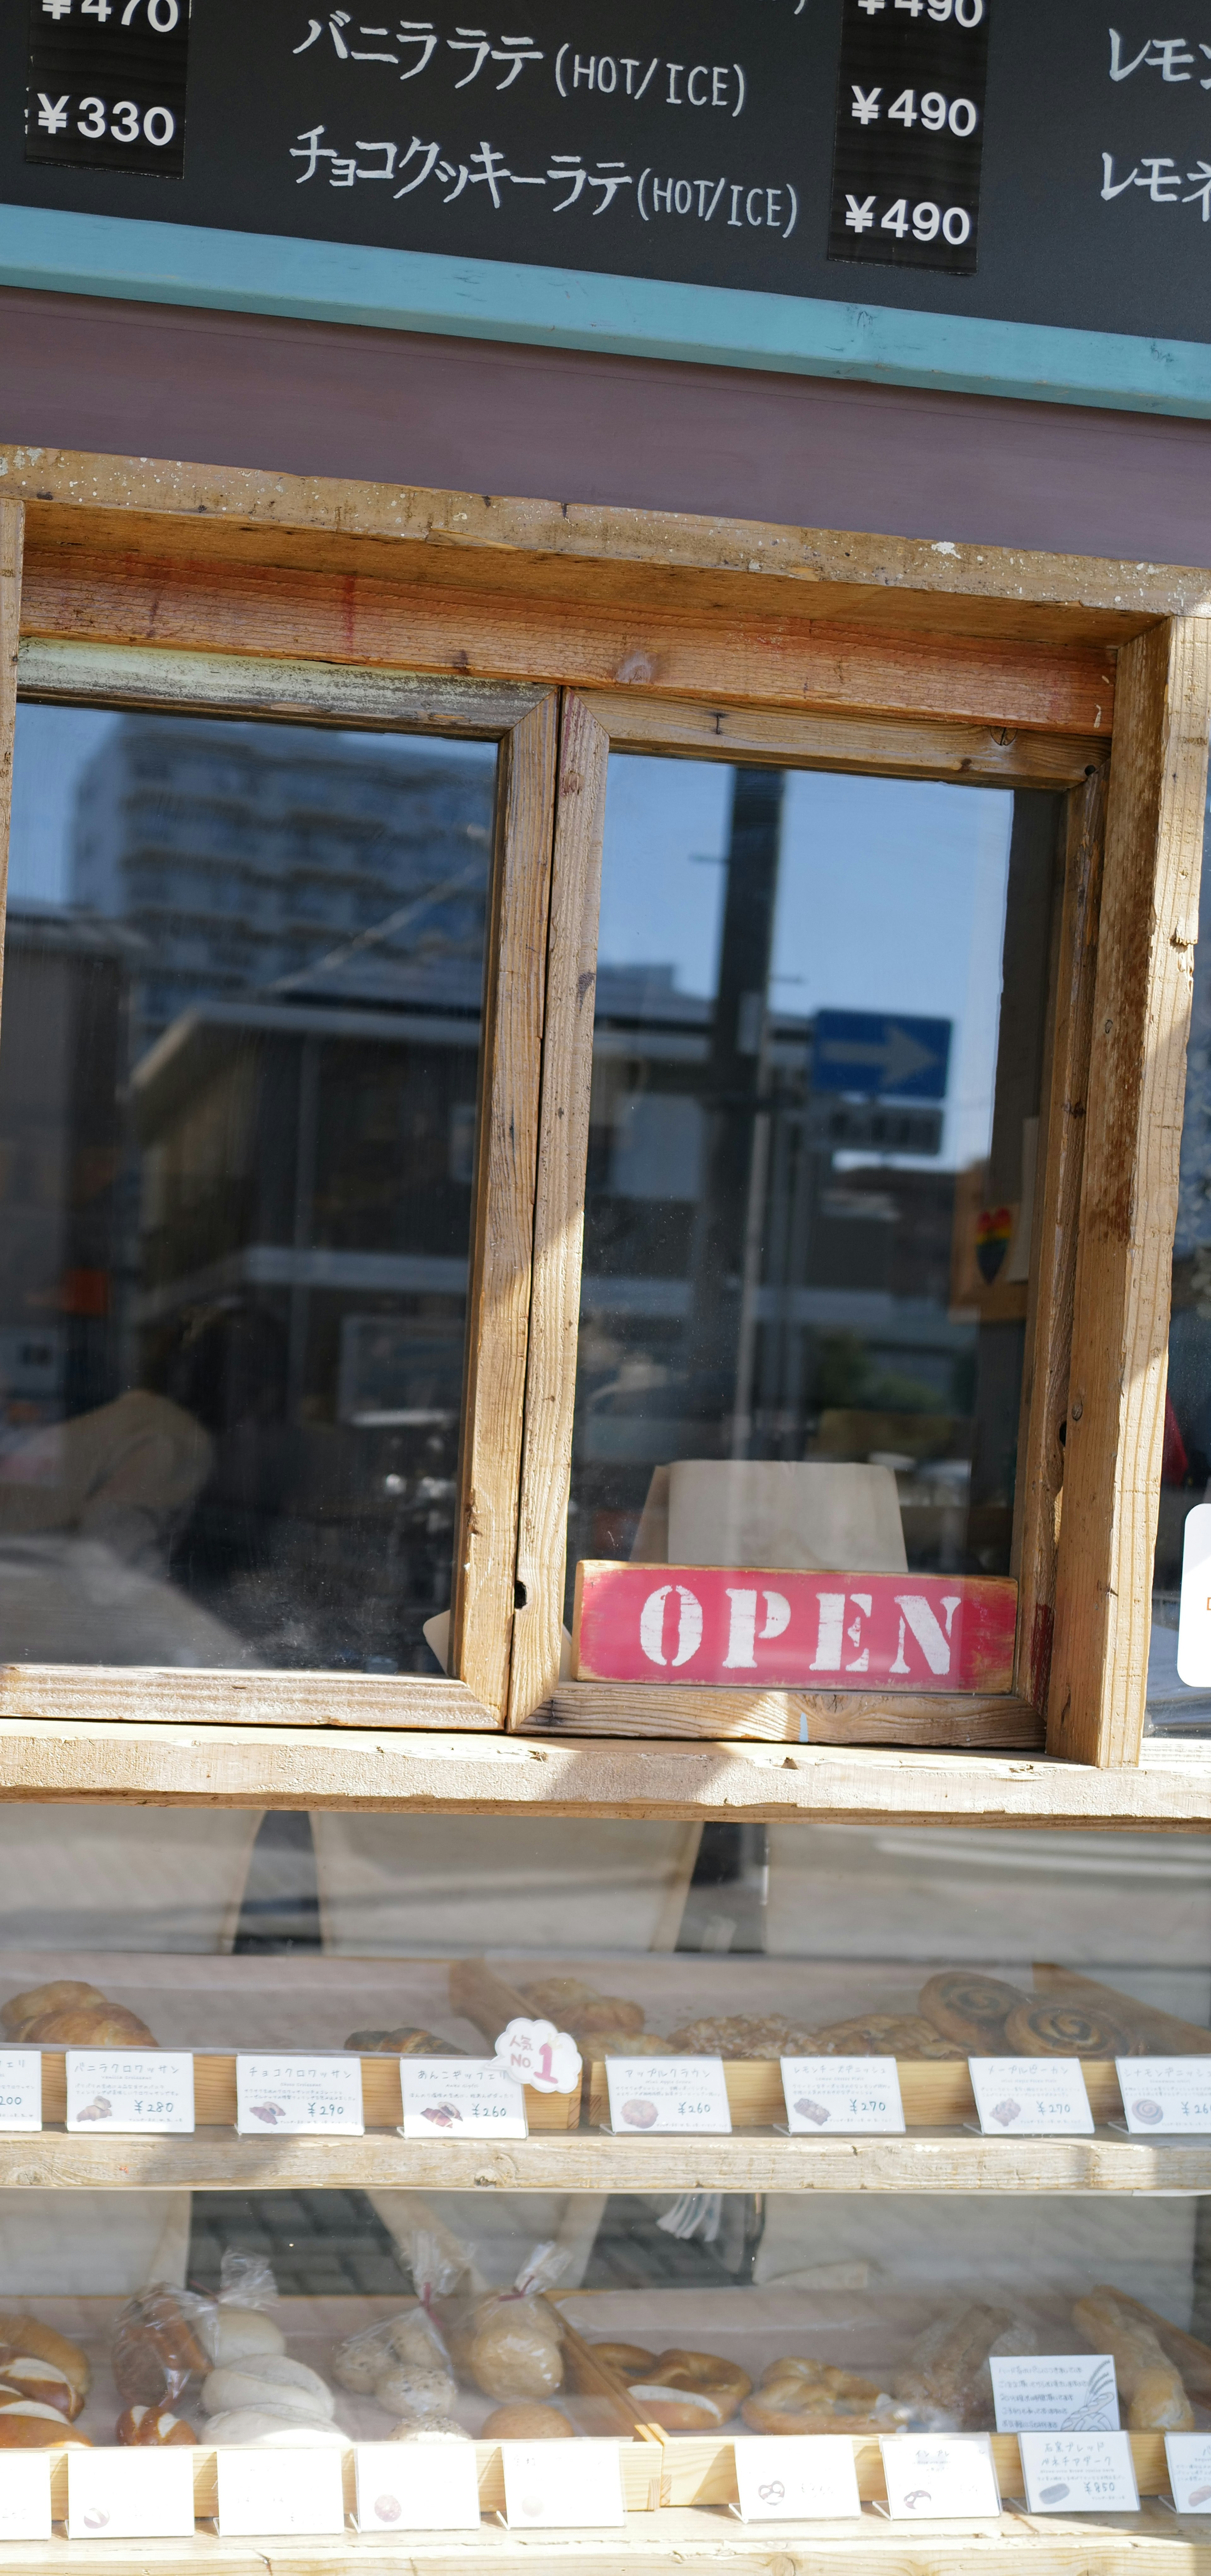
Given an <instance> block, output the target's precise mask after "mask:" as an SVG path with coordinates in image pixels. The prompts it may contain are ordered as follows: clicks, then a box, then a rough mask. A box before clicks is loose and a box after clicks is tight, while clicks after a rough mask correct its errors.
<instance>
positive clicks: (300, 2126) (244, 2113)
mask: <svg viewBox="0 0 1211 2576" xmlns="http://www.w3.org/2000/svg"><path fill="white" fill-rule="evenodd" d="M235 2099H236V2116H235V2124H236V2128H237V2129H238V2131H239V2133H240V2136H241V2137H242V2138H271V2137H277V2138H305V2137H314V2136H317V2135H318V2136H321V2137H327V2136H334V2137H343V2138H360V2137H363V2136H364V2135H365V2121H364V2119H363V2117H362V2061H361V2059H360V2057H354V2056H346V2055H344V2054H343V2053H342V2054H341V2055H340V2056H339V2057H338V2056H335V2055H333V2056H331V2057H286V2056H283V2057H245V2056H243V2055H241V2056H239V2057H237V2059H236V2062H235ZM292 2527H293V2526H292Z"/></svg>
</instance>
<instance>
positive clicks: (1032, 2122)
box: [967, 2057, 1093, 2138]
mask: <svg viewBox="0 0 1211 2576" xmlns="http://www.w3.org/2000/svg"><path fill="white" fill-rule="evenodd" d="M967 2064H968V2069H969V2072H970V2075H971V2089H972V2092H973V2093H974V2095H975V2097H976V2109H977V2111H978V2112H979V2115H980V2127H981V2128H982V2130H983V2132H984V2135H985V2137H986V2138H1006V2137H1009V2138H1064V2137H1078V2138H1091V2137H1092V2136H1093V2113H1092V2111H1091V2110H1090V2108H1089V2096H1088V2094H1087V2092H1086V2091H1085V2078H1084V2074H1083V2073H1082V2070H1081V2061H1080V2059H1079V2057H970V2058H969V2059H968V2061H967Z"/></svg>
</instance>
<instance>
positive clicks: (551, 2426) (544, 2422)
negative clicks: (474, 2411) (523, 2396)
mask: <svg viewBox="0 0 1211 2576" xmlns="http://www.w3.org/2000/svg"><path fill="white" fill-rule="evenodd" d="M479 2438H480V2441H481V2442H570V2441H573V2440H574V2439H575V2435H574V2434H573V2431H572V2427H571V2425H570V2424H569V2422H568V2419H567V2416H566V2415H560V2414H559V2413H558V2412H557V2410H556V2408H555V2407H554V2406H522V2405H518V2406H498V2407H497V2409H496V2413H495V2414H494V2415H489V2417H488V2420H487V2423H486V2424H484V2425H482V2426H481V2428H480V2435H479Z"/></svg>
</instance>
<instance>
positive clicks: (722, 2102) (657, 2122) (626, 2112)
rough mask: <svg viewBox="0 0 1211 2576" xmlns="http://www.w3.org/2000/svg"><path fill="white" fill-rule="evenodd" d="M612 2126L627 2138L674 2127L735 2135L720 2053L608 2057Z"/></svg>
mask: <svg viewBox="0 0 1211 2576" xmlns="http://www.w3.org/2000/svg"><path fill="white" fill-rule="evenodd" d="M605 2070H606V2083H607V2084H608V2086H609V2093H610V2127H611V2128H612V2129H614V2130H616V2131H618V2132H619V2133H621V2135H623V2136H624V2137H632V2138H635V2137H649V2136H651V2135H652V2134H653V2132H664V2131H667V2130H670V2129H683V2130H695V2129H696V2130H698V2131H699V2132H700V2133H705V2134H706V2135H707V2136H710V2137H720V2138H730V2136H731V2134H732V2114H731V2106H730V2104H729V2102H728V2098H727V2085H726V2083H725V2082H724V2077H723V2060H722V2058H721V2057H663V2058H662V2057H607V2059H606V2062H605Z"/></svg>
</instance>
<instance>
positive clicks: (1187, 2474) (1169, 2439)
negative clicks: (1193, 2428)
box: [1165, 2433, 1211, 2513]
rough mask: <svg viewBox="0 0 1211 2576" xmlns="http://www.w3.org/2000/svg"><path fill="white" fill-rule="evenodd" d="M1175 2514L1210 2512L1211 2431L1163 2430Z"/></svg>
mask: <svg viewBox="0 0 1211 2576" xmlns="http://www.w3.org/2000/svg"><path fill="white" fill-rule="evenodd" d="M1165 2458H1166V2461H1167V2462H1168V2467H1169V2484H1170V2486H1171V2487H1172V2489H1173V2510H1174V2512H1175V2513H1211V2433H1166V2435H1165Z"/></svg>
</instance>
